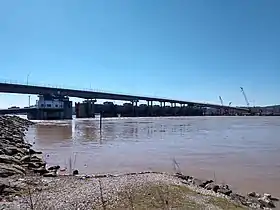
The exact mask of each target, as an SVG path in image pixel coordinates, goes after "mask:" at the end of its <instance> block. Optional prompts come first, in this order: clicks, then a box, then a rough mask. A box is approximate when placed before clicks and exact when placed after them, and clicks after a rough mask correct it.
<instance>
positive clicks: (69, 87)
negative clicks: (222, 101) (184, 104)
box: [0, 78, 239, 108]
mask: <svg viewBox="0 0 280 210" xmlns="http://www.w3.org/2000/svg"><path fill="white" fill-rule="evenodd" d="M0 82H2V83H6V84H18V85H28V86H41V87H49V88H61V89H74V90H81V91H95V92H100V93H111V94H119V95H134V94H131V93H124V92H112V91H105V90H101V89H95V88H94V89H93V88H79V87H74V86H68V85H61V84H60V85H51V84H42V83H41V84H40V83H34V82H30V81H28V83H27V81H26V82H19V81H18V80H11V79H3V78H2V79H1V78H0ZM137 96H139V97H147V98H158V99H162V100H166V101H170V100H178V101H184V99H170V98H166V97H161V96H156V95H153V96H151V95H150V96H148V95H137ZM185 101H188V102H189V103H194V104H196V103H200V104H205V105H215V106H218V104H212V103H205V102H204V103H203V102H194V101H189V100H185ZM224 107H228V106H224ZM232 107H233V108H239V107H238V106H236V107H234V106H232Z"/></svg>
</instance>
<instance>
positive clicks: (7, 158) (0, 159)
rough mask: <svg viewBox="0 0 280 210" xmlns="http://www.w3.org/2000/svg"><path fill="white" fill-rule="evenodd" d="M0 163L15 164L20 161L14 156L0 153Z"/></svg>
mask: <svg viewBox="0 0 280 210" xmlns="http://www.w3.org/2000/svg"><path fill="white" fill-rule="evenodd" d="M0 163H7V164H17V165H20V161H18V160H17V159H16V158H14V157H12V156H8V155H0Z"/></svg>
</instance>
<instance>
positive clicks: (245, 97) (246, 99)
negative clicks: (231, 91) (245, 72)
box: [240, 87, 250, 107]
mask: <svg viewBox="0 0 280 210" xmlns="http://www.w3.org/2000/svg"><path fill="white" fill-rule="evenodd" d="M240 89H241V92H242V94H243V96H244V99H245V101H246V104H247V106H248V107H249V106H250V104H249V101H248V98H247V96H246V94H245V92H244V89H243V87H240Z"/></svg>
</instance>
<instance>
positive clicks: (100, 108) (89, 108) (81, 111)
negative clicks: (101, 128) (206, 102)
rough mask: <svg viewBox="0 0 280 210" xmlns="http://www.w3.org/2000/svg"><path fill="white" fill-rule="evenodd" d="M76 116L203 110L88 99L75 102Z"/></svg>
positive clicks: (197, 112)
mask: <svg viewBox="0 0 280 210" xmlns="http://www.w3.org/2000/svg"><path fill="white" fill-rule="evenodd" d="M75 110H76V117H77V118H80V117H85V118H90V117H94V114H95V113H102V116H103V117H118V116H121V117H160V116H201V115H204V112H205V110H204V109H203V108H201V107H188V106H180V107H179V106H176V107H170V106H169V107H168V106H167V107H164V106H159V105H154V106H148V105H146V104H141V105H140V106H136V105H133V104H132V103H124V104H123V105H115V104H113V103H112V102H104V103H103V104H94V103H91V102H90V101H89V100H87V101H84V102H83V103H76V104H75Z"/></svg>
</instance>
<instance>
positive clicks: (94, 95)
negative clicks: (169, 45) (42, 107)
mask: <svg viewBox="0 0 280 210" xmlns="http://www.w3.org/2000/svg"><path fill="white" fill-rule="evenodd" d="M0 92H2V93H19V94H34V95H45V94H53V95H61V96H69V97H76V98H83V99H108V100H120V101H132V102H137V101H140V100H143V101H148V102H153V101H157V102H162V103H165V102H167V103H173V104H181V105H188V106H198V107H209V108H217V109H219V108H222V109H231V110H237V111H243V112H248V111H249V109H246V108H242V107H231V106H222V105H218V104H209V103H201V102H193V101H184V100H175V99H167V98H158V97H146V96H137V95H127V94H116V93H107V92H96V91H89V90H77V89H67V88H55V87H46V86H35V85H25V84H15V83H0Z"/></svg>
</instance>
